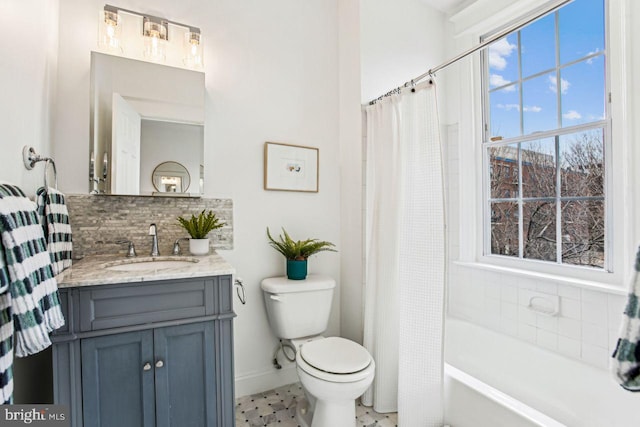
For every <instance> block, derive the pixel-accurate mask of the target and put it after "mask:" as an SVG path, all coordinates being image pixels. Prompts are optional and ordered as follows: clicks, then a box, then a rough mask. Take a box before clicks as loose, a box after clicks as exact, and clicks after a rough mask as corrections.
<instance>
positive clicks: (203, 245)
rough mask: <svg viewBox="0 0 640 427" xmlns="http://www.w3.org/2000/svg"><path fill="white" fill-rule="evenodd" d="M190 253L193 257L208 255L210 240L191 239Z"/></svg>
mask: <svg viewBox="0 0 640 427" xmlns="http://www.w3.org/2000/svg"><path fill="white" fill-rule="evenodd" d="M189 252H191V255H208V254H209V239H189Z"/></svg>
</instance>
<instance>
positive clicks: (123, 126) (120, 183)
mask: <svg viewBox="0 0 640 427" xmlns="http://www.w3.org/2000/svg"><path fill="white" fill-rule="evenodd" d="M111 114H112V116H111V119H112V123H111V153H112V154H111V179H112V181H111V193H113V194H135V195H138V194H140V129H141V121H142V120H141V117H140V114H138V112H137V111H136V110H135V109H134V108H133V107H132V106H131V105H130V104H129V103H128V102H127V101H126V100H125V99H124V98H123V97H122V96H120V94H118V93H114V94H113V103H112V112H111Z"/></svg>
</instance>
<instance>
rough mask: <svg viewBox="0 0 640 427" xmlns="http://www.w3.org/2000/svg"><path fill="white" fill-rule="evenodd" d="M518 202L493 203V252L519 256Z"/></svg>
mask: <svg viewBox="0 0 640 427" xmlns="http://www.w3.org/2000/svg"><path fill="white" fill-rule="evenodd" d="M518 247H519V244H518V203H516V202H498V203H491V253H492V254H499V255H508V256H515V257H517V256H518Z"/></svg>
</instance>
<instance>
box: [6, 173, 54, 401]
mask: <svg viewBox="0 0 640 427" xmlns="http://www.w3.org/2000/svg"><path fill="white" fill-rule="evenodd" d="M0 237H1V238H2V239H1V241H2V245H0V249H1V250H0V259H1V260H2V261H0V291H3V290H4V292H3V293H2V294H0V322H1V324H0V379H1V380H2V383H3V384H0V387H1V388H0V398H1V399H2V400H3V401H5V402H6V401H9V402H10V401H11V394H12V391H13V390H12V389H13V382H12V372H11V369H12V365H13V352H14V351H15V355H16V356H18V357H24V356H28V355H30V354H33V353H37V352H39V351H41V350H43V349H45V348H47V347H48V346H49V345H51V340H50V339H49V335H48V333H49V332H51V331H53V330H55V329H57V328H59V327H61V326H62V325H64V317H63V316H62V310H61V308H60V299H59V296H58V286H57V283H56V280H55V277H54V275H53V270H52V268H51V257H50V256H49V252H47V248H46V243H45V241H44V236H43V234H42V227H41V226H40V223H39V220H38V214H37V212H36V206H35V204H34V203H33V202H32V201H30V200H29V199H27V198H26V197H25V195H24V193H23V192H22V191H21V190H20V189H19V188H18V187H15V186H12V185H8V184H4V185H0ZM12 341H13V345H15V349H14V348H13V345H12Z"/></svg>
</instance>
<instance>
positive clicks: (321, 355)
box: [296, 337, 375, 427]
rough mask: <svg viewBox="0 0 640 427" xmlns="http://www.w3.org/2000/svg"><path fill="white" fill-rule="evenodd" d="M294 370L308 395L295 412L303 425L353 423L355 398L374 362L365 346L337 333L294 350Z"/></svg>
mask: <svg viewBox="0 0 640 427" xmlns="http://www.w3.org/2000/svg"><path fill="white" fill-rule="evenodd" d="M296 370H297V373H298V378H299V379H300V383H301V384H302V387H303V388H304V390H305V392H306V393H307V394H308V395H309V397H310V398H309V399H308V400H309V406H308V407H307V408H305V407H304V406H302V407H301V408H300V410H299V411H298V414H297V415H298V421H299V422H301V424H302V425H306V426H311V427H355V425H356V410H355V399H357V398H358V397H360V396H361V395H362V394H363V393H364V392H365V391H366V390H367V388H368V387H369V386H370V385H371V382H372V381H373V377H374V375H375V362H374V361H373V359H372V358H371V356H370V355H369V353H368V352H367V351H366V350H365V349H364V347H362V346H360V345H359V344H357V343H355V342H353V341H350V340H347V339H344V338H340V337H329V338H324V339H319V340H314V341H310V342H308V343H306V344H304V345H302V346H301V347H300V349H299V351H298V352H297V354H296ZM302 405H304V403H303V404H302Z"/></svg>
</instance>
